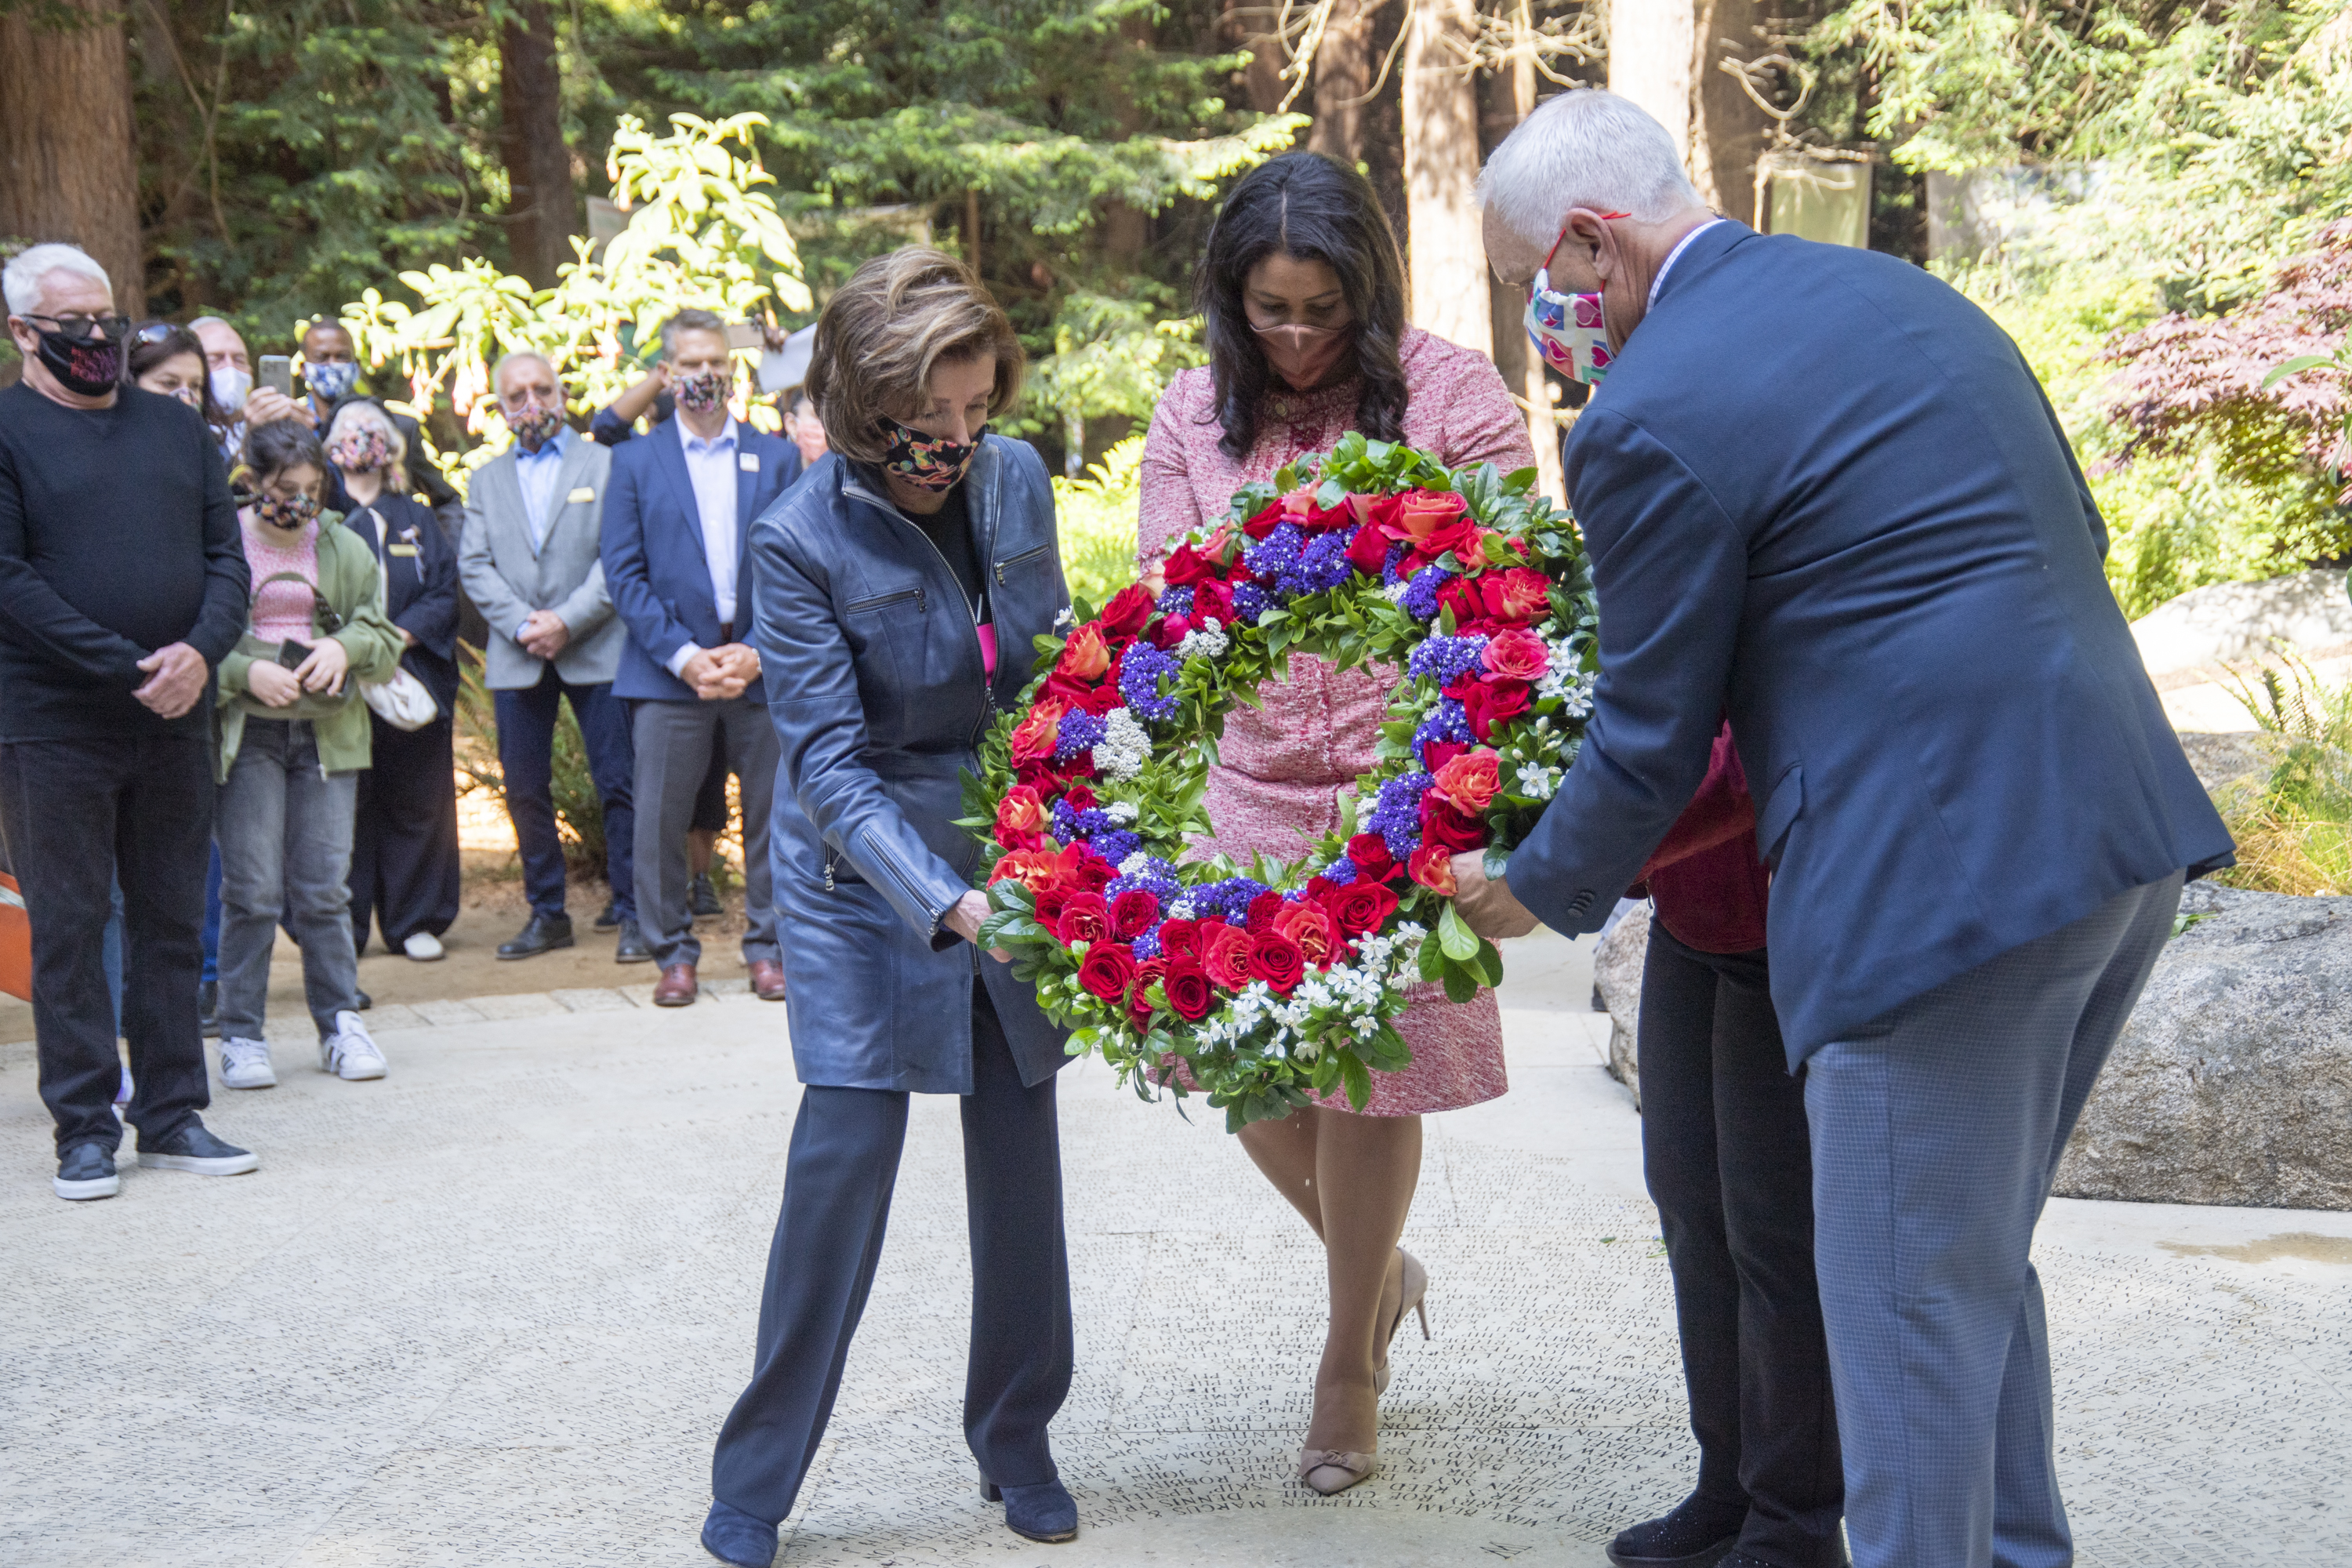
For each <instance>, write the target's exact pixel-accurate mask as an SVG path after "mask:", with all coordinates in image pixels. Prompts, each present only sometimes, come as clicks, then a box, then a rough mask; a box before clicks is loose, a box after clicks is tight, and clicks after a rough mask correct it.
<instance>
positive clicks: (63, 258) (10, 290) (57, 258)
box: [0, 245, 114, 316]
mask: <svg viewBox="0 0 2352 1568" xmlns="http://www.w3.org/2000/svg"><path fill="white" fill-rule="evenodd" d="M52 272H71V273H73V274H75V275H76V276H78V277H82V278H89V279H95V280H96V281H98V282H100V283H101V284H104V285H105V287H106V291H107V293H108V294H109V295H111V294H112V293H113V292H114V279H111V278H109V277H108V276H107V275H106V268H103V267H100V265H99V264H98V263H97V262H96V261H94V260H92V259H91V258H90V254H89V251H87V250H84V249H83V248H82V247H80V246H79V245H35V246H29V247H26V248H25V249H23V250H20V251H18V252H17V253H16V255H14V256H12V257H10V258H8V266H7V269H6V271H5V273H0V293H5V294H6V296H7V299H8V313H9V314H10V315H12V316H29V315H37V314H39V313H40V310H41V305H42V299H41V280H42V279H45V278H47V277H48V275H49V274H50V273H52Z"/></svg>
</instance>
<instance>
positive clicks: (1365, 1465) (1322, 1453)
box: [1298, 1448, 1380, 1497]
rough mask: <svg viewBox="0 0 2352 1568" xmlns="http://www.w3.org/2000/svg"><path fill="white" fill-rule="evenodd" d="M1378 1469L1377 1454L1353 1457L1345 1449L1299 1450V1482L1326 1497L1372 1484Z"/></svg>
mask: <svg viewBox="0 0 2352 1568" xmlns="http://www.w3.org/2000/svg"><path fill="white" fill-rule="evenodd" d="M1378 1468H1380V1458H1379V1456H1377V1455H1374V1454H1353V1453H1349V1452H1348V1451H1347V1450H1346V1449H1344V1448H1301V1449H1299V1450H1298V1479H1300V1480H1302V1481H1305V1482H1306V1483H1307V1485H1308V1486H1310V1487H1313V1488H1314V1489H1316V1490H1317V1491H1318V1492H1321V1493H1322V1494H1323V1495H1324V1496H1325V1497H1329V1496H1331V1495H1332V1494H1333V1493H1334V1492H1343V1491H1346V1490H1347V1489H1349V1487H1352V1486H1356V1485H1358V1484H1360V1483H1361V1482H1363V1481H1367V1480H1370V1479H1371V1475H1372V1472H1373V1471H1374V1470H1376V1469H1378Z"/></svg>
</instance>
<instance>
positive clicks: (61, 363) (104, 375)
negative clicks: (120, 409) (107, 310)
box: [33, 318, 122, 397]
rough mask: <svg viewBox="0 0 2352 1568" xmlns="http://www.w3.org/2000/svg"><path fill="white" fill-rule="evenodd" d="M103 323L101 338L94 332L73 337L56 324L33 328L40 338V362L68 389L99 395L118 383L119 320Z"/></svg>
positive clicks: (120, 328)
mask: <svg viewBox="0 0 2352 1568" xmlns="http://www.w3.org/2000/svg"><path fill="white" fill-rule="evenodd" d="M105 325H106V327H107V331H108V336H106V337H105V338H103V339H101V338H100V337H98V336H97V335H96V333H94V332H93V333H92V334H91V335H90V336H89V337H83V338H76V337H69V336H68V335H67V334H66V333H65V332H63V331H59V330H58V329H57V328H55V327H35V328H34V329H33V331H36V332H38V333H39V334H40V338H41V351H40V359H41V363H43V364H44V365H47V367H48V371H49V374H51V375H54V376H56V377H57V378H58V384H60V385H62V386H64V387H65V389H66V390H67V391H68V392H77V393H79V394H80V395H82V396H84V397H102V396H104V395H106V394H108V393H110V392H112V391H113V390H114V389H115V388H116V387H117V386H118V385H120V384H121V381H122V322H121V319H120V318H116V319H113V320H110V321H107V322H106V323H105Z"/></svg>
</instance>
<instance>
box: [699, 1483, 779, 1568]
mask: <svg viewBox="0 0 2352 1568" xmlns="http://www.w3.org/2000/svg"><path fill="white" fill-rule="evenodd" d="M702 1549H703V1550H704V1551H705V1552H709V1553H710V1555H712V1556H713V1557H716V1558H718V1559H719V1561H720V1562H721V1563H733V1564H735V1568H768V1565H769V1564H770V1563H773V1562H774V1561H775V1560H776V1527H775V1526H774V1525H772V1524H770V1523H769V1522H768V1521H766V1520H764V1519H753V1518H752V1517H751V1515H750V1514H748V1513H745V1512H744V1511H743V1510H741V1509H740V1508H730V1507H728V1506H727V1505H726V1504H725V1503H723V1502H720V1501H719V1500H717V1499H715V1498H714V1499H712V1500H711V1503H710V1517H709V1518H708V1519H706V1520H704V1521H702Z"/></svg>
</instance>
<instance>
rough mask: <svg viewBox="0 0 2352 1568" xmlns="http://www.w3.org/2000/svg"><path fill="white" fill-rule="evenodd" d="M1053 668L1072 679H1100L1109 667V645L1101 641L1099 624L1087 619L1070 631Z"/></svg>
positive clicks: (1101, 635)
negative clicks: (1060, 655)
mask: <svg viewBox="0 0 2352 1568" xmlns="http://www.w3.org/2000/svg"><path fill="white" fill-rule="evenodd" d="M1054 668H1055V669H1057V670H1059V671H1061V672H1062V673H1063V674H1064V675H1066V676H1069V677H1071V678H1072V679H1076V680H1098V679H1101V678H1102V672H1103V671H1104V670H1106V669H1108V668H1110V646H1109V645H1108V643H1106V642H1104V641H1103V634H1102V626H1101V624H1100V623H1099V622H1096V621H1088V622H1087V624H1086V625H1085V626H1080V627H1079V628H1078V629H1077V630H1076V631H1074V632H1072V633H1071V634H1070V640H1069V641H1068V642H1066V643H1065V644H1063V645H1062V658H1061V661H1060V662H1059V663H1057V664H1056V665H1055V666H1054Z"/></svg>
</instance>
